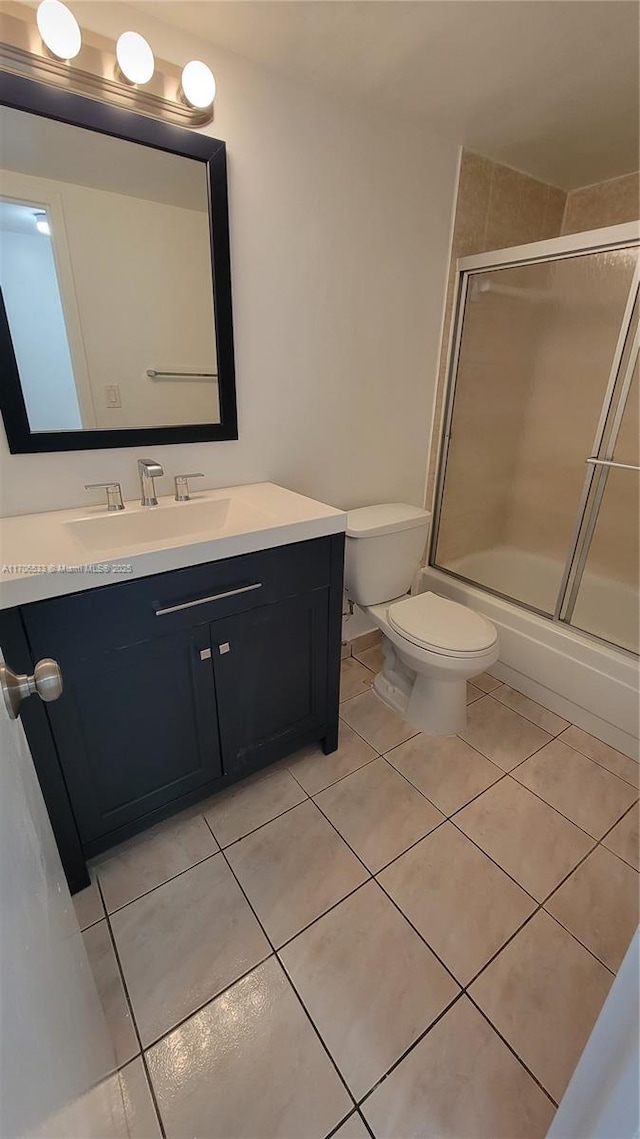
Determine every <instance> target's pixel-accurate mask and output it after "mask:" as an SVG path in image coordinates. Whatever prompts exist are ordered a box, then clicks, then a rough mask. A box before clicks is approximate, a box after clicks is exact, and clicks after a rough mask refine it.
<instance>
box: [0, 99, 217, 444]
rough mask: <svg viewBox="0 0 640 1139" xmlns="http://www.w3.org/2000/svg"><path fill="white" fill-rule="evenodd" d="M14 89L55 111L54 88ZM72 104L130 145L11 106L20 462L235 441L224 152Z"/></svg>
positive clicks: (5, 384)
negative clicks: (83, 451)
mask: <svg viewBox="0 0 640 1139" xmlns="http://www.w3.org/2000/svg"><path fill="white" fill-rule="evenodd" d="M8 78H9V77H7V76H2V80H3V83H6V81H7V79H8ZM10 80H11V83H12V84H16V83H17V84H18V85H21V84H27V85H28V87H29V88H30V89H32V90H33V89H34V88H35V89H37V91H36V94H39V96H40V98H42V97H44V98H45V101H46V94H47V92H46V88H43V86H42V85H41V84H36V83H32V82H30V81H28V80H22V79H20V80H18V79H17V78H16V77H10ZM56 96H57V103H58V104H59V100H60V93H59V92H56ZM63 97H64V99H65V100H70V101H71V102H70V103H69V111H70V114H71V112H72V111H73V112H76V111H78V112H80V111H83V112H84V117H85V119H86V118H87V111H89V112H91V111H93V112H94V115H95V114H97V113H99V112H100V113H101V114H100V115H99V117H101V118H106V119H108V120H109V123H108V125H109V126H112V124H115V125H117V128H118V136H115V132H114V131H113V130H109V131H108V132H105V131H104V130H98V129H96V125H95V124H92V123H90V122H86V121H85V122H72V121H58V119H57V118H56V119H54V118H50V117H48V116H47V115H46V114H45V113H43V112H40V113H36V114H34V113H32V111H31V110H29V109H27V108H26V107H24V106H21V107H18V106H8V105H6V102H7V100H6V99H3V102H4V104H5V105H2V106H0V339H1V340H2V342H3V343H2V344H0V352H1V355H2V363H3V365H4V364H5V363H6V362H7V361H9V363H10V367H9V369H8V371H9V373H10V375H9V379H7V376H6V375H5V376H4V377H3V380H2V408H3V416H4V419H5V426H6V427H7V434H8V436H9V443H10V447H11V450H12V451H20V450H33V451H36V450H53V449H55V450H59V449H67V448H73V449H77V448H78V447H82V448H88V447H95V446H123V445H124V446H126V445H127V444H128V443H131V444H135V443H138V442H153V441H157V442H172V441H175V442H178V441H189V440H191V439H206V438H210V439H213V438H235V437H237V430H236V420H235V388H234V378H233V334H232V329H231V298H230V279H229V277H230V274H229V262H228V219H227V203H226V165H225V162H224V145H223V144H222V143H219V142H217V140H215V139H210V138H205V137H204V136H197V135H194V134H193V133H192V132H190V131H187V130H185V129H183V128H178V127H169V126H167V125H166V124H164V123H160V122H156V121H155V120H143V119H142V118H141V116H138V115H133V114H131V113H129V112H124V111H118V114H117V115H116V116H114V115H113V110H112V109H107V108H105V107H103V105H101V104H98V103H92V102H91V101H90V100H87V99H82V100H80V103H81V104H84V106H83V107H79V106H77V100H78V97H77V96H73V95H68V94H67V93H64V96H63ZM72 104H76V105H75V106H74V105H72ZM140 134H141V135H142V137H141V138H139V139H137V138H134V137H133V136H134V135H140ZM123 136H124V137H123ZM150 137H153V139H154V141H155V145H152V144H150V141H149V138H150ZM194 149H195V151H196V154H195V155H193V156H192V155H191V154H188V153H184V151H185V150H194ZM198 152H199V153H198ZM207 154H208V155H209V161H207ZM220 156H221V157H222V168H221V170H219V171H218V178H217V180H216V178H215V177H214V176H213V173H212V166H213V163H214V161H215V158H216V157H217V158H218V161H219V159H220ZM221 174H222V175H223V176H224V187H222V185H221V178H220V175H221ZM216 189H217V191H218V201H217V217H216V216H215V214H216V210H215V208H214V207H215V204H216V203H215V201H214V199H215V197H216ZM221 189H224V195H223V200H222V199H221V197H220V190H221ZM210 203H211V206H210ZM221 231H222V232H221ZM217 240H219V241H220V245H219V247H218V248H217V247H216V241H217ZM221 294H222V295H221ZM4 370H5V369H4V368H3V371H4ZM12 383H13V385H14V386H17V387H18V389H19V390H17V391H15V390H13V391H11V390H8V389H11V386H12ZM18 420H21V425H19V424H18ZM16 426H21V430H20V431H18V432H16ZM194 430H195V432H196V434H193V432H194ZM114 432H115V433H117V436H116V435H113V433H114ZM123 432H124V433H126V434H125V435H123V434H122V433H123ZM20 434H21V435H22V436H23V437H24V438H23V439H22V444H23V445H21V440H20V439H19V438H18V435H20ZM112 436H113V438H112ZM134 436H135V437H134Z"/></svg>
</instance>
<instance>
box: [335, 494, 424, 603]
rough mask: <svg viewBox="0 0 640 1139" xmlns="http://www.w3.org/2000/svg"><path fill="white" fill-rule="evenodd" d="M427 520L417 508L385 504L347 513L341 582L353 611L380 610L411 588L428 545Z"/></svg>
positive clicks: (391, 503) (402, 504) (364, 507)
mask: <svg viewBox="0 0 640 1139" xmlns="http://www.w3.org/2000/svg"><path fill="white" fill-rule="evenodd" d="M430 517H431V515H430V514H429V513H428V511H426V510H420V509H419V507H417V506H407V505H406V504H405V503H402V502H388V503H384V504H382V505H380V506H363V507H361V508H360V509H359V510H350V511H349V512H348V513H347V528H346V535H347V536H346V550H345V581H344V587H345V590H346V592H347V596H348V597H349V598H350V599H351V601H355V602H356V604H357V605H379V604H381V603H382V602H383V601H391V600H392V599H393V598H395V597H401V596H402V594H403V593H407V591H408V590H409V589H410V588H411V583H412V581H413V578H414V575H415V573H416V570H417V569H418V566H419V565H420V558H421V556H422V552H423V550H424V546H425V542H426V540H427V530H428V528H429V519H430Z"/></svg>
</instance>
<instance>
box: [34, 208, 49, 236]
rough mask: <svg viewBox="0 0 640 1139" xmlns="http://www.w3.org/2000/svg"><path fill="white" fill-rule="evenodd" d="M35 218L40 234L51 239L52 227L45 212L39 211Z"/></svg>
mask: <svg viewBox="0 0 640 1139" xmlns="http://www.w3.org/2000/svg"><path fill="white" fill-rule="evenodd" d="M33 216H34V218H35V221H36V229H37V231H38V233H44V235H45V237H50V236H51V226H50V225H49V219H48V218H47V215H46V213H45V211H44V210H38V211H37V213H35V214H34V215H33Z"/></svg>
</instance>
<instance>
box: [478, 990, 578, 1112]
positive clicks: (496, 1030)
mask: <svg viewBox="0 0 640 1139" xmlns="http://www.w3.org/2000/svg"><path fill="white" fill-rule="evenodd" d="M466 996H467V998H468V999H469V1000H470V1001H471V1004H472V1005H473V1007H474V1008H475V1009H476V1010H477V1011H478V1012H479V1013H480V1015H481V1016H482V1017H484V1019H485V1020H486V1022H487V1024H488V1025H489V1027H490V1028H492V1029H493V1031H494V1032H495V1034H496V1036H499V1037H500V1039H501V1041H502V1043H503V1044H504V1045H505V1047H506V1048H508V1049H509V1051H510V1053H511V1055H512V1056H514V1057H515V1059H516V1060H517V1061H518V1063H519V1064H521V1065H522V1067H523V1068H524V1070H525V1072H527V1073H528V1074H529V1076H530V1077H531V1079H532V1080H533V1082H534V1084H537V1085H538V1087H539V1088H540V1091H541V1092H544V1094H545V1095H546V1097H547V1099H549V1100H551V1103H552V1104H553V1106H554V1107H555V1108H556V1110H557V1108H558V1104H557V1102H556V1100H555V1099H554V1098H553V1096H552V1095H551V1093H550V1092H548V1091H547V1089H546V1088H545V1086H544V1084H543V1083H541V1082H540V1080H539V1079H538V1077H537V1076H536V1075H535V1074H534V1073H533V1072H532V1071H531V1068H530V1067H529V1066H528V1065H527V1064H525V1062H524V1060H523V1059H522V1056H519V1055H518V1053H517V1052H516V1050H515V1048H514V1047H513V1045H512V1044H510V1043H509V1041H508V1040H507V1038H506V1037H505V1036H503V1035H502V1033H501V1032H500V1031H499V1029H497V1028H496V1026H495V1024H494V1023H493V1021H492V1020H490V1019H489V1017H488V1016H487V1014H486V1012H485V1011H484V1009H482V1008H481V1007H480V1005H479V1004H478V1003H477V1001H475V1000H474V999H473V997H472V996H471V994H470V993H466ZM576 1063H577V1061H576Z"/></svg>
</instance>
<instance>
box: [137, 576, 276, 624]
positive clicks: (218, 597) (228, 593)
mask: <svg viewBox="0 0 640 1139" xmlns="http://www.w3.org/2000/svg"><path fill="white" fill-rule="evenodd" d="M254 589H262V582H261V581H257V582H255V583H254V585H242V586H240V588H239V589H227V590H225V591H224V593H212V594H211V595H210V596H209V597H198V599H197V600H196V601H183V602H182V604H181V605H167V606H166V607H165V608H164V609H156V617H164V616H165V615H166V614H167V613H180V612H181V611H182V610H183V609H193V608H194V606H196V605H207V604H208V603H209V602H210V601H222V599H223V597H237V596H238V595H239V594H240V593H251V592H252V591H253V590H254Z"/></svg>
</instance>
